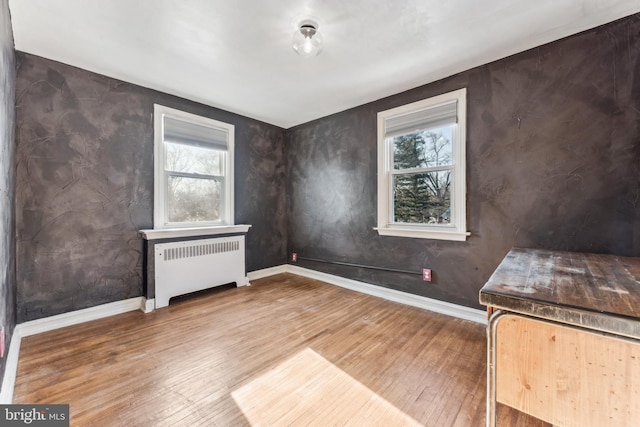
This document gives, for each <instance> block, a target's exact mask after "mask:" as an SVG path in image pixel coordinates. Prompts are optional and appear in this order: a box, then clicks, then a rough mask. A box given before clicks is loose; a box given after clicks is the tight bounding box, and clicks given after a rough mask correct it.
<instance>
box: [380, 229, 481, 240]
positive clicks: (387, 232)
mask: <svg viewBox="0 0 640 427" xmlns="http://www.w3.org/2000/svg"><path fill="white" fill-rule="evenodd" d="M374 230H376V231H377V232H378V234H379V235H381V236H396V237H413V238H415V239H434V240H452V241H456V242H464V241H466V240H467V236H470V235H471V233H470V232H468V231H466V232H460V231H448V230H425V229H422V228H408V227H407V228H404V227H403V228H392V227H374Z"/></svg>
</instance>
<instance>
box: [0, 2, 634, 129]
mask: <svg viewBox="0 0 640 427" xmlns="http://www.w3.org/2000/svg"><path fill="white" fill-rule="evenodd" d="M9 6H10V10H11V17H12V23H13V32H14V38H15V47H16V49H17V50H21V51H23V52H28V53H32V54H35V55H39V56H42V57H45V58H50V59H54V60H56V61H60V62H63V63H66V64H70V65H74V66H77V67H80V68H84V69H87V70H90V71H94V72H97V73H101V74H104V75H107V76H111V77H115V78H118V79H122V80H125V81H128V82H132V83H136V84H139V85H142V86H146V87H149V88H152V89H157V90H160V91H163V92H167V93H170V94H174V95H178V96H181V97H184V98H188V99H191V100H194V101H198V102H202V103H204V104H207V105H211V106H214V107H218V108H222V109H225V110H228V111H232V112H235V113H239V114H242V115H245V116H248V117H252V118H255V119H259V120H263V121H265V122H268V123H272V124H275V125H278V126H282V127H284V128H288V127H291V126H294V125H297V124H300V123H304V122H307V121H309V120H313V119H316V118H319V117H323V116H326V115H329V114H332V113H336V112H338V111H342V110H345V109H348V108H351V107H355V106H358V105H361V104H364V103H366V102H369V101H374V100H376V99H380V98H383V97H385V96H389V95H392V94H395V93H398V92H401V91H403V90H407V89H411V88H413V87H416V86H420V85H422V84H425V83H429V82H432V81H435V80H438V79H441V78H443V77H447V76H450V75H453V74H455V73H458V72H460V71H464V70H468V69H470V68H472V67H475V66H478V65H481V64H486V63H488V62H491V61H494V60H496V59H500V58H504V57H506V56H509V55H511V54H514V53H517V52H521V51H523V50H526V49H529V48H532V47H535V46H539V45H541V44H544V43H547V42H550V41H553V40H557V39H559V38H562V37H565V36H568V35H571V34H575V33H577V32H580V31H583V30H586V29H589V28H592V27H595V26H598V25H601V24H604V23H607V22H610V21H613V20H615V19H618V18H622V17H624V16H628V15H631V14H633V13H637V12H640V0H535V1H532V0H485V1H478V0H235V1H233V0H102V1H96V0H93V1H87V0H56V1H51V0H10V2H9ZM309 17H313V18H315V19H316V20H317V21H318V23H319V24H320V28H319V30H320V32H321V33H322V34H323V36H324V45H325V48H324V51H323V52H322V53H321V54H320V55H319V56H317V57H314V58H309V59H307V58H302V57H299V56H297V55H296V53H295V52H294V51H293V49H292V47H291V37H292V34H293V32H294V30H295V29H296V24H297V23H298V22H299V21H301V20H302V19H305V18H309Z"/></svg>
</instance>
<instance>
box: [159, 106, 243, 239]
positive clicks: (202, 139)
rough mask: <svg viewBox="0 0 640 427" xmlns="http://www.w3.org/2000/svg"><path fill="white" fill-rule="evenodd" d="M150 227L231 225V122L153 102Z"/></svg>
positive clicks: (232, 140)
mask: <svg viewBox="0 0 640 427" xmlns="http://www.w3.org/2000/svg"><path fill="white" fill-rule="evenodd" d="M154 133H155V147H154V168H155V184H154V196H155V197H154V228H156V229H161V228H173V227H200V226H215V225H233V143H234V127H233V125H230V124H227V123H223V122H219V121H216V120H213V119H208V118H206V117H200V116H196V115H194V114H189V113H185V112H183V111H179V110H174V109H172V108H168V107H163V106H161V105H155V106H154Z"/></svg>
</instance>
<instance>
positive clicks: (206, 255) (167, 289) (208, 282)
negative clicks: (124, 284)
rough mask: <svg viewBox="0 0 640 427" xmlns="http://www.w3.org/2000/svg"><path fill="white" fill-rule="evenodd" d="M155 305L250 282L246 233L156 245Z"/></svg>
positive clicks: (157, 306)
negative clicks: (246, 266) (215, 287)
mask: <svg viewBox="0 0 640 427" xmlns="http://www.w3.org/2000/svg"><path fill="white" fill-rule="evenodd" d="M154 259H155V284H156V296H155V303H156V308H161V307H166V306H167V305H169V299H170V298H171V297H175V296H178V295H183V294H187V293H189V292H195V291H199V290H202V289H207V288H211V287H214V286H220V285H226V284H228V283H232V282H235V284H236V286H244V285H246V284H247V283H248V280H247V276H246V275H245V266H244V236H232V237H220V238H215V239H205V240H190V241H186V242H172V243H159V244H157V245H155V258H154Z"/></svg>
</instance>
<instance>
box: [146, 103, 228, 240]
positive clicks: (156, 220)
mask: <svg viewBox="0 0 640 427" xmlns="http://www.w3.org/2000/svg"><path fill="white" fill-rule="evenodd" d="M164 116H168V117H173V118H176V119H180V120H185V121H189V122H191V123H195V124H198V125H203V126H208V127H214V128H220V129H224V130H225V131H227V132H228V135H229V139H228V141H227V154H226V156H225V157H226V162H225V180H224V182H225V185H224V202H223V203H224V210H223V211H224V220H223V221H206V222H205V221H203V222H197V223H194V222H184V223H170V222H167V219H166V217H165V214H166V197H165V195H166V179H165V171H164V165H165V153H166V149H165V142H164V129H163V125H164V120H162V119H163V117H164ZM153 130H154V131H153V133H154V149H153V157H154V161H153V164H154V168H153V169H154V180H153V194H154V197H153V228H154V229H156V230H160V229H175V228H185V227H188V228H192V229H193V228H196V229H197V228H207V227H212V226H232V225H234V221H235V220H234V197H233V188H234V185H233V181H234V171H233V157H234V156H233V154H234V140H235V127H234V126H233V125H231V124H229V123H224V122H220V121H218V120H214V119H210V118H208V117H202V116H198V115H195V114H191V113H187V112H184V111H180V110H176V109H174V108H169V107H165V106H163V105H158V104H154V106H153Z"/></svg>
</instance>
